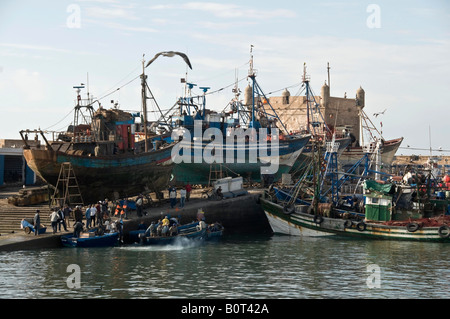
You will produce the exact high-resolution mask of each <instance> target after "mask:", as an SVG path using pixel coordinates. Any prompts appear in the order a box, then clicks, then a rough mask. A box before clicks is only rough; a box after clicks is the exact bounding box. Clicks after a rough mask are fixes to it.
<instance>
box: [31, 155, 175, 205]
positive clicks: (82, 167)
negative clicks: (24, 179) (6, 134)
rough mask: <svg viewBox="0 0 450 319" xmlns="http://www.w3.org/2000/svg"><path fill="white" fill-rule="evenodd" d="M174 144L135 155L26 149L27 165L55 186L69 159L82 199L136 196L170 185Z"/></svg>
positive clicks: (93, 200) (92, 199)
mask: <svg viewBox="0 0 450 319" xmlns="http://www.w3.org/2000/svg"><path fill="white" fill-rule="evenodd" d="M172 147H173V146H170V147H167V148H163V149H160V150H157V151H152V152H148V153H142V154H136V155H125V154H124V155H111V156H82V155H70V154H67V153H64V152H58V151H52V150H34V149H24V157H25V159H26V161H27V164H28V166H29V167H30V168H31V169H32V170H33V171H34V172H35V173H36V174H37V175H38V176H39V177H40V178H42V179H43V180H44V181H46V182H47V183H48V184H50V185H53V186H55V187H56V184H57V181H58V176H59V173H60V169H61V164H62V163H65V162H70V163H71V164H72V167H73V170H74V173H75V175H76V178H77V182H78V185H79V187H80V191H81V194H82V196H83V200H84V201H85V202H87V203H89V202H90V203H95V202H98V201H99V200H103V199H105V198H109V199H114V198H124V197H128V196H134V195H137V194H139V193H140V192H143V191H145V190H146V189H148V190H149V191H160V190H162V189H163V188H165V187H166V186H167V183H168V181H169V180H170V176H171V174H172V169H173V161H172V159H171V150H172Z"/></svg>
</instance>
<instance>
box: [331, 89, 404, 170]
mask: <svg viewBox="0 0 450 319" xmlns="http://www.w3.org/2000/svg"><path fill="white" fill-rule="evenodd" d="M360 94H362V93H360ZM356 104H357V107H358V110H359V121H360V136H359V140H358V141H356V142H352V143H351V144H350V145H348V147H346V148H345V150H344V151H343V152H342V153H341V154H340V156H339V162H340V163H341V165H342V166H344V167H349V166H352V165H354V164H355V163H356V162H357V161H358V160H359V159H360V158H362V157H363V156H364V155H365V154H366V153H370V155H371V158H372V161H373V162H377V163H378V164H379V166H385V167H389V166H390V165H391V164H392V161H393V160H394V156H395V154H396V153H397V151H398V149H399V147H400V145H401V143H402V142H403V137H399V138H395V139H390V140H387V139H385V138H384V136H383V134H382V130H380V129H378V128H377V127H376V126H375V125H374V123H373V122H372V120H371V119H370V118H369V116H368V115H367V114H366V113H365V112H364V110H363V106H362V105H360V104H361V102H359V100H358V99H357V100H356ZM380 124H381V125H382V122H380ZM364 135H366V138H364ZM359 141H360V142H359ZM377 157H378V158H377Z"/></svg>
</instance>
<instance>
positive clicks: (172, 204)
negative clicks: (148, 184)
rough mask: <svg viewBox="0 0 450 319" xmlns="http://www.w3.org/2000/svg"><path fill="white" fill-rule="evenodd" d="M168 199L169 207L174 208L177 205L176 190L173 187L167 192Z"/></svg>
mask: <svg viewBox="0 0 450 319" xmlns="http://www.w3.org/2000/svg"><path fill="white" fill-rule="evenodd" d="M169 198H170V207H171V208H174V207H175V206H176V205H177V190H176V188H175V187H172V188H171V189H170V192H169Z"/></svg>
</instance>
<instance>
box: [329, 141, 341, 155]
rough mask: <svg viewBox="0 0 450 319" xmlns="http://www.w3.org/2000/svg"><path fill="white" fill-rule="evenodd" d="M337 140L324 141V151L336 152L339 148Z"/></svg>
mask: <svg viewBox="0 0 450 319" xmlns="http://www.w3.org/2000/svg"><path fill="white" fill-rule="evenodd" d="M339 145H340V143H339V142H327V143H326V151H327V153H337V151H338V150H339Z"/></svg>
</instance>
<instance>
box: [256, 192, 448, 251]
mask: <svg viewBox="0 0 450 319" xmlns="http://www.w3.org/2000/svg"><path fill="white" fill-rule="evenodd" d="M261 206H262V208H263V210H264V212H265V213H266V216H267V218H268V220H269V223H270V224H271V226H272V229H273V231H274V232H275V233H278V232H280V231H278V230H280V229H289V234H296V235H299V236H303V235H304V236H308V233H314V236H329V235H338V236H344V237H355V238H365V239H386V240H406V241H423V242H445V243H449V242H450V238H448V237H447V238H441V237H440V236H439V233H438V229H439V227H423V228H422V229H419V230H417V231H415V232H409V231H408V230H407V229H406V227H402V226H388V225H381V224H373V223H365V227H364V229H363V230H358V229H357V227H356V226H357V224H356V223H355V222H354V223H353V225H352V226H351V227H345V222H346V220H344V219H337V218H327V217H323V221H322V222H321V223H320V224H318V223H316V222H315V221H314V216H313V215H309V214H305V213H298V212H294V213H291V214H287V213H286V212H285V211H284V209H283V207H282V206H280V205H278V204H275V203H272V202H270V201H268V200H265V199H263V198H262V199H261ZM277 223H278V224H277ZM280 225H281V227H280ZM281 232H282V233H285V234H288V233H287V232H285V231H281Z"/></svg>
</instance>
